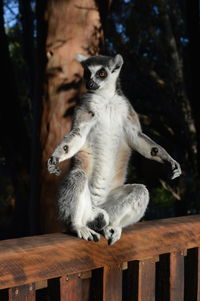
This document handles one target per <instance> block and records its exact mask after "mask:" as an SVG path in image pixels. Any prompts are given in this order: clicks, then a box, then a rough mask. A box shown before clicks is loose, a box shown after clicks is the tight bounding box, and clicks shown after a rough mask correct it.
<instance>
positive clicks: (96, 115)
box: [47, 54, 181, 244]
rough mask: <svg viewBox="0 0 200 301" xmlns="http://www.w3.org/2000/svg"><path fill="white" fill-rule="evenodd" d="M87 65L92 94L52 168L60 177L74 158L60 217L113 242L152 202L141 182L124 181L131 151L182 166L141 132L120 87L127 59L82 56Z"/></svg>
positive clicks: (176, 168) (89, 235)
mask: <svg viewBox="0 0 200 301" xmlns="http://www.w3.org/2000/svg"><path fill="white" fill-rule="evenodd" d="M77 60H78V61H79V62H80V63H81V64H82V66H83V68H84V80H85V83H86V88H87V89H88V91H87V93H86V94H85V95H84V96H83V97H82V99H81V101H80V104H79V105H78V106H77V108H76V110H75V113H74V117H73V124H72V130H71V132H70V133H69V134H67V135H66V136H65V137H64V138H63V139H62V141H61V142H60V144H59V145H58V146H57V147H56V149H55V151H54V152H53V154H52V156H51V157H50V158H49V160H48V163H47V166H48V170H49V172H50V173H54V174H57V175H59V173H60V170H59V168H58V163H60V162H61V161H63V160H66V159H70V158H72V168H71V170H70V171H69V173H68V174H67V175H66V176H64V178H63V180H62V182H61V185H60V188H59V192H58V215H59V218H60V219H61V221H63V222H64V223H65V224H66V225H67V224H70V225H71V229H72V230H73V231H74V232H75V233H76V234H77V235H78V237H79V238H83V239H85V240H94V241H98V240H99V239H100V234H99V233H102V234H103V235H104V236H105V238H106V239H107V240H108V243H109V244H113V243H115V242H116V241H117V240H119V239H120V237H121V232H122V228H124V227H126V226H128V225H130V224H134V223H136V222H137V221H139V220H140V219H141V218H142V217H143V215H144V213H145V210H146V208H147V205H148V203H149V193H148V190H147V188H146V187H145V186H144V185H142V184H126V185H125V184H124V183H125V179H126V174H127V166H128V162H129V158H130V154H131V151H132V150H135V151H137V152H139V153H140V154H142V155H143V156H144V157H146V158H149V159H153V160H156V161H158V162H161V163H164V162H168V163H169V164H170V166H171V168H172V179H174V178H176V177H178V176H180V174H181V168H180V165H179V163H178V162H176V161H175V160H174V159H173V158H172V157H171V156H170V155H169V154H168V153H167V151H166V150H165V149H164V148H162V147H161V146H160V145H158V144H157V143H155V142H154V141H153V140H152V139H150V138H149V137H148V136H147V135H145V134H144V133H143V132H142V129H141V125H140V121H139V118H138V115H137V113H136V112H135V110H134V109H133V107H132V106H131V104H130V102H129V100H128V99H127V98H126V97H125V96H124V94H123V93H122V90H121V89H120V85H119V74H120V70H121V67H122V65H123V58H122V56H121V55H119V54H117V55H116V56H115V57H109V56H102V55H99V56H90V57H87V56H84V55H77Z"/></svg>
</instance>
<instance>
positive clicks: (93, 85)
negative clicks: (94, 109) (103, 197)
mask: <svg viewBox="0 0 200 301" xmlns="http://www.w3.org/2000/svg"><path fill="white" fill-rule="evenodd" d="M86 88H87V89H89V90H96V89H98V88H99V85H98V84H97V83H95V82H94V81H93V80H92V79H90V80H89V81H88V82H87V84H86Z"/></svg>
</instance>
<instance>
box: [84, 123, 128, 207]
mask: <svg viewBox="0 0 200 301" xmlns="http://www.w3.org/2000/svg"><path fill="white" fill-rule="evenodd" d="M121 137H122V135H121V128H120V127H119V128H117V129H116V128H115V127H114V126H113V127H112V125H111V124H104V125H102V124H101V125H97V126H96V128H94V129H93V131H92V133H91V139H88V140H89V145H88V148H89V149H91V150H92V151H91V153H92V154H93V157H92V170H91V169H90V170H89V189H90V192H91V197H92V202H93V203H94V204H95V205H100V204H102V203H104V202H105V200H106V197H107V195H108V194H109V192H110V191H111V190H112V189H113V188H115V187H117V186H120V185H122V184H123V183H124V181H125V177H126V170H127V164H128V159H129V156H130V150H129V148H128V146H127V145H126V144H125V142H124V141H123V140H122V138H121Z"/></svg>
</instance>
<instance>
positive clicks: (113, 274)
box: [103, 265, 122, 301]
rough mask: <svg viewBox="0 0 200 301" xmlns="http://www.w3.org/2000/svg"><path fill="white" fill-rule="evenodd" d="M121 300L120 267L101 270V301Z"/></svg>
mask: <svg viewBox="0 0 200 301" xmlns="http://www.w3.org/2000/svg"><path fill="white" fill-rule="evenodd" d="M111 300H112V301H121V300H122V267H121V266H120V265H118V266H105V267H104V268H103V301H111Z"/></svg>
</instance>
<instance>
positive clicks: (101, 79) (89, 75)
mask: <svg viewBox="0 0 200 301" xmlns="http://www.w3.org/2000/svg"><path fill="white" fill-rule="evenodd" d="M77 60H78V61H79V62H80V63H81V64H82V66H83V68H84V76H83V77H84V81H85V84H86V88H87V89H88V90H93V91H94V90H103V89H108V88H111V87H112V86H113V87H116V81H117V78H118V76H119V73H120V70H121V67H122V65H123V58H122V56H121V55H120V54H117V55H116V56H115V57H110V56H104V55H99V56H89V57H88V56H84V55H82V54H78V55H77Z"/></svg>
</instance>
